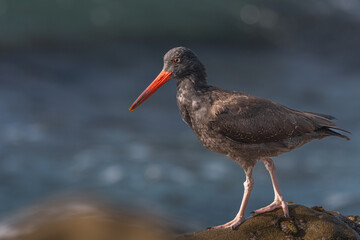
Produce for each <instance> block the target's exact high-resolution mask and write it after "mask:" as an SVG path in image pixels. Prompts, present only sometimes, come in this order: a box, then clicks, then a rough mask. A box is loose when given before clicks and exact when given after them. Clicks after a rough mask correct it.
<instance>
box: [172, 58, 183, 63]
mask: <svg viewBox="0 0 360 240" xmlns="http://www.w3.org/2000/svg"><path fill="white" fill-rule="evenodd" d="M173 62H174V63H181V58H179V57H176V58H174V59H173Z"/></svg>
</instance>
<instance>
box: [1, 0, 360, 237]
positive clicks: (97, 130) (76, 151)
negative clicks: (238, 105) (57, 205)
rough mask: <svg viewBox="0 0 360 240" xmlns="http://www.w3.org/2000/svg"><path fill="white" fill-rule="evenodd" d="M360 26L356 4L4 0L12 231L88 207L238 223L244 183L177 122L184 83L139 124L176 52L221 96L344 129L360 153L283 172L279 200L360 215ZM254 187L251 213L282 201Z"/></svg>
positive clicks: (260, 182)
mask: <svg viewBox="0 0 360 240" xmlns="http://www.w3.org/2000/svg"><path fill="white" fill-rule="evenodd" d="M359 12H360V2H359V1H357V0H329V1H321V0H311V1H295V0H280V1H275V0H252V1H250V0H248V1H245V0H226V1H215V0H211V1H210V0H199V1H190V0H183V1H161V0H153V1H147V0H133V1H130V0H122V1H120V0H77V1H72V0H53V1H45V0H32V1H28V0H17V1H11V0H0V132H1V134H0V216H2V217H3V219H7V216H9V215H11V214H12V213H13V212H16V211H20V209H23V208H25V207H26V206H30V205H32V204H34V203H37V202H39V201H42V200H43V199H47V198H49V197H51V198H53V197H56V196H62V195H66V196H72V195H83V194H92V195H94V196H96V197H99V198H101V199H104V200H106V201H108V202H111V203H112V204H113V205H114V206H119V207H122V208H128V209H134V210H136V209H137V210H138V211H143V210H148V211H151V212H153V213H156V214H157V215H160V216H163V217H165V218H167V219H171V221H173V222H175V224H176V225H177V226H181V227H183V228H184V229H187V230H189V231H190V230H193V231H199V230H202V229H204V228H205V227H208V226H212V225H218V224H222V223H224V222H226V221H229V220H231V219H232V218H233V217H234V215H235V214H236V213H237V211H238V208H239V206H240V202H241V199H242V193H243V185H242V183H243V181H244V180H245V175H244V173H243V170H242V168H241V167H240V166H239V165H237V164H236V163H234V162H232V161H230V160H228V159H227V158H226V157H225V156H223V155H219V154H216V153H212V152H210V151H208V150H206V149H205V148H203V147H202V145H201V144H200V143H199V142H198V140H197V139H196V138H195V136H194V134H193V133H192V131H191V129H190V128H189V127H188V126H186V124H185V123H184V122H183V121H182V120H181V117H180V115H179V113H178V108H177V105H176V99H175V94H176V89H175V81H170V82H169V83H168V84H166V85H164V86H163V87H162V88H161V89H159V91H158V92H157V93H156V94H155V95H154V96H152V97H151V98H150V99H149V100H148V101H147V102H146V103H145V104H143V105H142V106H141V107H140V108H139V109H137V110H136V111H134V112H129V111H128V108H129V106H130V105H131V103H132V102H133V101H134V100H135V99H136V97H137V96H138V95H139V94H140V93H141V92H142V90H144V88H145V87H146V86H147V85H148V84H149V83H150V82H151V81H152V80H153V79H154V77H156V76H157V74H158V73H159V72H160V71H161V69H162V58H163V55H164V54H165V53H166V52H167V51H168V50H169V49H170V48H172V47H176V46H187V47H189V48H191V49H192V50H194V51H195V52H196V53H197V55H198V56H199V58H200V59H201V61H202V62H203V63H204V64H205V66H206V68H207V73H208V76H209V77H208V82H209V83H210V84H213V85H216V86H219V87H222V88H227V89H231V90H237V91H243V92H247V93H250V94H253V95H256V96H259V97H264V98H267V99H270V100H273V101H277V102H279V103H281V104H284V105H286V106H288V107H291V108H295V109H299V110H307V111H313V112H319V113H327V114H331V115H334V116H335V117H337V118H338V121H337V123H338V124H339V127H341V128H344V129H347V130H349V131H351V132H352V135H351V136H350V137H351V141H349V142H346V141H344V140H342V139H339V138H327V139H324V140H322V141H313V142H312V143H309V144H307V145H305V146H303V147H302V148H300V149H298V150H295V151H293V152H291V153H287V154H284V155H282V156H280V157H277V158H276V160H275V162H276V166H277V169H278V177H279V182H280V187H281V190H282V192H283V194H284V197H285V199H286V200H288V201H289V200H291V201H294V202H296V203H300V204H304V205H307V206H313V205H322V206H323V207H324V208H327V209H332V210H336V211H341V212H342V213H343V214H353V215H356V214H359V213H360V188H359V185H360V177H359V169H360V159H359V156H360V148H359V143H360V135H359V134H360V125H359V122H360V101H359V96H360V66H359V64H360V61H359V53H360V47H359V42H360V15H359ZM254 178H255V187H254V190H253V193H252V196H251V199H250V203H249V206H248V214H249V212H250V211H252V210H255V209H258V208H261V207H263V206H265V205H267V204H269V203H270V202H272V200H273V190H272V187H271V181H270V178H269V176H268V173H267V171H266V169H265V167H264V166H263V164H262V163H259V164H258V165H257V166H256V168H255V173H254ZM0 230H1V231H0V235H1V233H3V232H4V228H3V227H2V228H0Z"/></svg>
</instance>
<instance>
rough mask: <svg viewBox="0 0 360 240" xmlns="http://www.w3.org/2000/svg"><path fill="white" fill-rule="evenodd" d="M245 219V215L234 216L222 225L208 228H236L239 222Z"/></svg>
mask: <svg viewBox="0 0 360 240" xmlns="http://www.w3.org/2000/svg"><path fill="white" fill-rule="evenodd" d="M244 221H245V217H237V216H236V217H235V218H234V219H233V220H231V221H230V222H228V223H225V224H223V225H219V226H215V227H211V228H209V229H224V228H232V229H236V228H237V227H238V226H240V224H242V223H243V222H244Z"/></svg>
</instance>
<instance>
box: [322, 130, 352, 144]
mask: <svg viewBox="0 0 360 240" xmlns="http://www.w3.org/2000/svg"><path fill="white" fill-rule="evenodd" d="M333 129H336V130H339V131H343V132H346V133H349V134H351V132H349V131H346V130H344V129H341V128H334V127H333ZM324 130H325V132H326V133H327V134H329V135H331V136H335V137H340V138H343V139H345V140H348V141H349V140H350V138H349V137H348V136H345V135H343V134H341V133H338V132H335V131H333V130H332V129H330V128H326V127H325V128H324Z"/></svg>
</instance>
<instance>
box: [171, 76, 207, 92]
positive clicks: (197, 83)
mask: <svg viewBox="0 0 360 240" xmlns="http://www.w3.org/2000/svg"><path fill="white" fill-rule="evenodd" d="M176 87H177V91H178V92H181V91H184V90H186V91H189V92H193V93H195V92H197V91H201V90H203V89H206V88H207V87H208V85H207V82H206V75H205V74H200V73H194V74H190V75H188V76H186V77H184V78H181V79H177V81H176Z"/></svg>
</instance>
